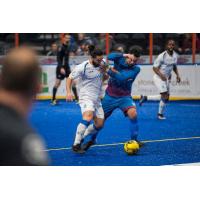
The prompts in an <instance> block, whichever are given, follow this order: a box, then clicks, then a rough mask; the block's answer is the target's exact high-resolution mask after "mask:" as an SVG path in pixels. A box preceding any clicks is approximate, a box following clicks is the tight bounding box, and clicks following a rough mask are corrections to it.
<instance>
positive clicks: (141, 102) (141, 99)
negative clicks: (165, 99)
mask: <svg viewBox="0 0 200 200" xmlns="http://www.w3.org/2000/svg"><path fill="white" fill-rule="evenodd" d="M146 101H147V96H143V95H141V96H140V101H139V106H142V104H143V103H144V102H146Z"/></svg>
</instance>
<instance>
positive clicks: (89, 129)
mask: <svg viewBox="0 0 200 200" xmlns="http://www.w3.org/2000/svg"><path fill="white" fill-rule="evenodd" d="M95 133H97V130H96V129H95V128H94V124H90V125H89V126H88V128H87V129H86V131H85V133H84V135H83V138H85V137H86V136H87V135H89V134H95Z"/></svg>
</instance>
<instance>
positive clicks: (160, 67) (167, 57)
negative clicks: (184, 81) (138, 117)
mask: <svg viewBox="0 0 200 200" xmlns="http://www.w3.org/2000/svg"><path fill="white" fill-rule="evenodd" d="M174 48H175V42H174V40H168V41H167V48H166V51H164V52H162V53H161V54H159V55H158V57H157V59H156V60H155V62H154V64H153V71H154V73H155V74H154V77H153V81H154V84H155V85H156V87H157V89H158V90H159V92H160V95H153V96H143V95H141V99H140V102H139V105H140V106H142V104H143V103H144V102H145V101H147V100H160V103H159V109H158V119H161V120H163V119H166V118H165V117H164V114H163V113H164V107H165V105H166V103H167V102H168V100H169V95H170V81H171V73H172V71H174V72H175V74H176V80H177V83H180V81H181V79H180V76H179V72H178V68H177V57H178V55H177V54H176V52H175V51H174Z"/></svg>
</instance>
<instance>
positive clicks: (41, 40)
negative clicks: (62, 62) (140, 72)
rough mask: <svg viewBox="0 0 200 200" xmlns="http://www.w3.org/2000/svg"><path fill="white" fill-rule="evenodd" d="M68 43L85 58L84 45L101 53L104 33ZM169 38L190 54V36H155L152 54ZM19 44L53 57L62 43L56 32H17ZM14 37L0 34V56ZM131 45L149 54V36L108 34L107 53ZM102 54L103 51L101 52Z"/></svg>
mask: <svg viewBox="0 0 200 200" xmlns="http://www.w3.org/2000/svg"><path fill="white" fill-rule="evenodd" d="M70 35H71V41H70V52H71V53H70V54H71V56H83V55H88V51H87V46H88V45H90V44H93V45H95V46H97V47H99V48H101V49H102V50H104V51H105V49H106V47H105V46H106V34H105V33H72V34H70ZM168 39H174V40H175V41H176V51H177V53H179V54H180V55H190V54H192V34H191V33H154V34H153V54H154V55H157V54H159V53H160V52H161V51H163V50H164V49H165V43H166V41H167V40H168ZM19 43H20V45H21V44H29V45H31V46H32V47H33V48H34V49H35V50H37V52H38V53H39V54H40V55H47V56H55V55H56V54H57V50H58V47H59V45H60V43H61V39H60V34H59V33H20V34H19ZM14 45H15V34H13V33H2V34H0V55H5V54H6V52H7V51H8V50H9V49H10V48H12V47H14ZM133 46H136V47H137V48H139V49H140V50H141V51H142V54H143V55H148V54H149V33H110V34H109V50H110V51H119V52H126V51H128V50H129V49H130V48H132V47H133ZM104 53H105V52H104ZM196 53H200V34H199V33H198V34H196Z"/></svg>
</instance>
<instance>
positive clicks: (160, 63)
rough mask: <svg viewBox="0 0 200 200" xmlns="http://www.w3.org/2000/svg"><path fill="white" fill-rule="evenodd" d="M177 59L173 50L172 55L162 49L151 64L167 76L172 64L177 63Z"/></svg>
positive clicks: (169, 73) (172, 66)
mask: <svg viewBox="0 0 200 200" xmlns="http://www.w3.org/2000/svg"><path fill="white" fill-rule="evenodd" d="M177 60H178V54H177V53H176V52H175V51H174V52H173V54H172V56H171V55H169V54H168V53H167V51H164V52H163V53H161V54H159V55H158V57H157V58H156V60H155V61H154V64H153V66H154V67H157V68H159V69H160V72H161V73H162V74H163V75H165V76H166V77H167V78H169V77H170V75H171V72H172V70H173V68H174V66H176V65H177Z"/></svg>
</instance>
